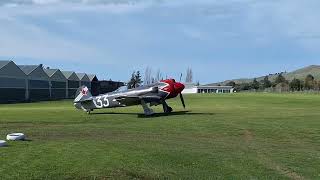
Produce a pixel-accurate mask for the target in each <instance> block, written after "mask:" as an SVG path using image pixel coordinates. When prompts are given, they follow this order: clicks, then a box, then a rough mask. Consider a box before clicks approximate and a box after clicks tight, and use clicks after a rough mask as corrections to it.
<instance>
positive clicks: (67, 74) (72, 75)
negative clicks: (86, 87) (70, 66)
mask: <svg viewBox="0 0 320 180" xmlns="http://www.w3.org/2000/svg"><path fill="white" fill-rule="evenodd" d="M61 72H62V74H63V75H64V77H66V78H67V79H68V80H73V81H80V79H79V77H78V76H77V74H76V73H75V72H73V71H61Z"/></svg>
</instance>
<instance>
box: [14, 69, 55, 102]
mask: <svg viewBox="0 0 320 180" xmlns="http://www.w3.org/2000/svg"><path fill="white" fill-rule="evenodd" d="M18 67H19V68H20V69H21V70H22V71H23V72H24V73H25V74H26V76H27V81H28V83H27V99H28V100H30V101H42V100H49V99H50V86H49V76H48V75H47V73H46V72H45V71H44V70H43V66H42V64H40V65H18Z"/></svg>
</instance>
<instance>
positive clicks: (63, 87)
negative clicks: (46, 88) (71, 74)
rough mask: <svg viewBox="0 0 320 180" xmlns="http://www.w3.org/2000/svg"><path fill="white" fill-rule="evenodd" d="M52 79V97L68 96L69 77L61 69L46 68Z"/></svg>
mask: <svg viewBox="0 0 320 180" xmlns="http://www.w3.org/2000/svg"><path fill="white" fill-rule="evenodd" d="M44 71H45V72H46V73H47V75H48V76H49V80H50V98H51V99H65V98H67V96H66V94H67V78H66V77H65V76H64V75H63V73H62V72H61V71H60V70H59V69H44Z"/></svg>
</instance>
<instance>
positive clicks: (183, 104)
mask: <svg viewBox="0 0 320 180" xmlns="http://www.w3.org/2000/svg"><path fill="white" fill-rule="evenodd" d="M180 99H181V102H182V106H183V108H186V104H185V103H184V99H183V96H182V93H180Z"/></svg>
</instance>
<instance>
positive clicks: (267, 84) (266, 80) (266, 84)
mask: <svg viewBox="0 0 320 180" xmlns="http://www.w3.org/2000/svg"><path fill="white" fill-rule="evenodd" d="M271 86H272V83H271V81H270V80H269V77H268V76H265V77H264V78H263V80H262V87H263V88H264V89H266V88H269V87H271Z"/></svg>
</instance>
